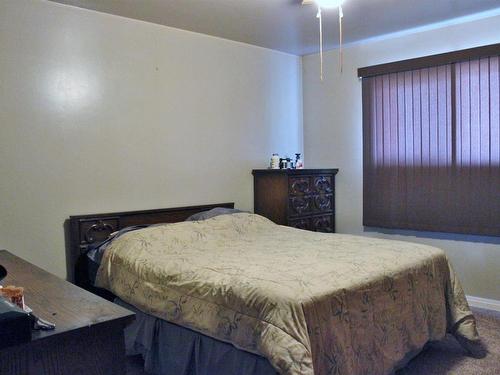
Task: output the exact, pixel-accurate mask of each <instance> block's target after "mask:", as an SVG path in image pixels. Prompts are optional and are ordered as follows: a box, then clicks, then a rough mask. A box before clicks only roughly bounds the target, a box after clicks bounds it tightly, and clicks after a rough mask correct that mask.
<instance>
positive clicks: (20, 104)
mask: <svg viewBox="0 0 500 375" xmlns="http://www.w3.org/2000/svg"><path fill="white" fill-rule="evenodd" d="M301 72H302V69H301V59H300V58H299V57H296V56H292V55H287V54H284V53H279V52H274V51H271V50H266V49H263V48H258V47H254V46H250V45H246V44H241V43H237V42H231V41H227V40H223V39H218V38H213V37H209V36H204V35H201V34H195V33H190V32H186V31H181V30H177V29H172V28H167V27H163V26H159V25H154V24H149V23H145V22H141V21H134V20H130V19H126V18H121V17H116V16H111V15H107V14H101V13H97V12H92V11H86V10H82V9H78V8H73V7H69V6H64V5H59V4H55V3H51V2H46V1H41V0H2V1H0V214H1V219H0V248H6V249H8V250H10V251H12V252H14V253H15V254H18V255H19V256H21V257H24V258H26V259H27V260H29V261H32V262H34V263H36V264H38V265H40V266H41V267H43V268H45V269H47V270H49V271H52V272H54V273H56V274H58V275H60V276H65V275H66V264H65V249H64V232H63V223H64V220H65V219H66V218H68V216H69V215H71V214H84V213H96V212H109V211H114V210H134V209H148V208H160V207H172V206H183V205H192V204H208V203H216V202H226V201H234V202H236V206H237V207H239V208H242V209H252V208H253V187H252V186H253V185H252V176H251V169H252V168H255V167H265V166H267V163H268V160H269V157H270V155H271V153H272V152H279V153H282V154H284V153H289V154H291V155H293V153H295V152H301V151H302V112H301V111H302V88H301V83H302V79H301Z"/></svg>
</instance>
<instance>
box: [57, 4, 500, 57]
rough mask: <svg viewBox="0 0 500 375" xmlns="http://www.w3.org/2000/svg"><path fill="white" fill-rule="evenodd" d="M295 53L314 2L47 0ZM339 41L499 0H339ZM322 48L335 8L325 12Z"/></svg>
mask: <svg viewBox="0 0 500 375" xmlns="http://www.w3.org/2000/svg"><path fill="white" fill-rule="evenodd" d="M52 1H56V2H58V3H64V4H70V5H75V6H78V7H82V8H87V9H92V10H97V11H100V12H105V13H111V14H116V15H120V16H124V17H128V18H135V19H139V20H143V21H149V22H153V23H157V24H162V25H166V26H171V27H176V28H179V29H185V30H190V31H195V32H199V33H203V34H209V35H214V36H218V37H221V38H226V39H232V40H236V41H240V42H244V43H249V44H254V45H257V46H261V47H266V48H271V49H275V50H279V51H284V52H288V53H292V54H296V55H304V54H308V53H314V52H317V51H318V25H317V20H316V9H315V7H314V6H311V5H308V6H302V5H300V4H301V2H302V1H301V0H140V1H139V0H52ZM343 8H344V40H345V42H346V43H349V42H355V41H359V40H363V39H367V38H371V37H375V36H380V35H384V34H388V33H393V32H397V31H401V30H405V29H410V28H414V27H419V26H425V25H428V24H432V23H436V22H441V21H446V20H449V19H452V18H457V17H462V16H467V15H471V14H474V13H479V12H484V11H487V10H492V9H495V8H500V0H418V1H416V0H344V7H343ZM323 14H324V34H325V47H326V48H327V49H328V48H333V47H335V46H336V45H337V43H338V42H337V40H338V30H337V29H338V24H337V15H338V13H337V10H328V11H324V13H323Z"/></svg>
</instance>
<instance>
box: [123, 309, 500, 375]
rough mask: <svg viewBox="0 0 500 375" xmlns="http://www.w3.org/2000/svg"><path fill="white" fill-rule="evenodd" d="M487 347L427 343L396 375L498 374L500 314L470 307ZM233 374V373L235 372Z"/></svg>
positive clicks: (131, 370)
mask: <svg viewBox="0 0 500 375" xmlns="http://www.w3.org/2000/svg"><path fill="white" fill-rule="evenodd" d="M473 311H474V315H475V316H476V319H477V323H478V329H479V334H480V336H481V339H482V341H483V343H484V345H485V346H486V349H487V350H488V354H487V355H486V356H485V357H484V358H481V359H475V358H471V357H468V356H466V355H465V351H464V350H463V349H462V348H461V347H460V345H459V344H458V343H457V342H456V341H455V339H454V338H453V337H446V338H445V339H444V340H443V341H441V342H438V343H432V344H430V345H429V346H428V347H427V348H426V349H424V351H422V353H420V354H419V355H418V356H417V357H415V358H414V359H413V360H412V361H411V362H410V363H409V364H408V366H406V367H405V368H404V369H401V370H399V371H398V372H397V375H500V313H499V312H493V311H489V310H481V309H473ZM127 375H146V374H145V373H144V371H143V370H142V369H141V361H140V359H138V358H129V362H128V371H127ZM235 375H237V374H235ZM367 375H368V374H367Z"/></svg>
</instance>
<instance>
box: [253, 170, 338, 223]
mask: <svg viewBox="0 0 500 375" xmlns="http://www.w3.org/2000/svg"><path fill="white" fill-rule="evenodd" d="M337 172H338V169H281V170H271V169H254V170H253V171H252V174H253V178H254V211H255V213H256V214H259V215H262V216H265V217H267V218H268V219H270V220H272V221H274V222H275V223H276V224H281V225H288V226H290V227H294V228H299V229H307V230H312V231H317V232H331V233H333V232H335V175H336V174H337Z"/></svg>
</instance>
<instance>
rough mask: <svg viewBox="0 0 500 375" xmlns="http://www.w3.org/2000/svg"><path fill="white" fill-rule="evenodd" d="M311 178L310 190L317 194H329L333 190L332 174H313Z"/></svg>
mask: <svg viewBox="0 0 500 375" xmlns="http://www.w3.org/2000/svg"><path fill="white" fill-rule="evenodd" d="M311 180H312V181H311V189H312V192H314V193H318V194H330V193H332V192H333V188H334V186H333V184H334V183H333V176H328V175H326V176H313V177H311Z"/></svg>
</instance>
